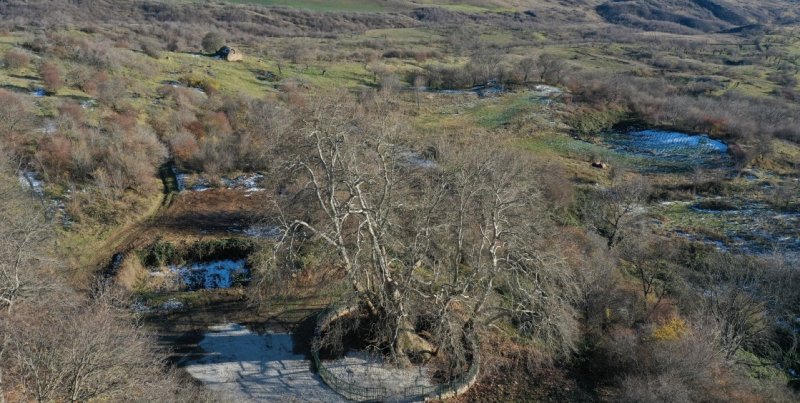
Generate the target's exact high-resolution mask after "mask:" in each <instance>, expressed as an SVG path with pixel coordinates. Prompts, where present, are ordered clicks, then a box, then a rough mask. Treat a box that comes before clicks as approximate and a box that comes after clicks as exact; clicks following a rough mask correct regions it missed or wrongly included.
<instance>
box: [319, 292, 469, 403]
mask: <svg viewBox="0 0 800 403" xmlns="http://www.w3.org/2000/svg"><path fill="white" fill-rule="evenodd" d="M355 309H356V308H355V307H353V306H352V305H345V304H334V305H331V306H330V307H328V308H327V309H326V310H325V311H323V312H322V313H320V315H319V319H318V320H317V328H316V331H315V339H316V340H315V342H314V343H312V347H311V357H312V359H313V361H314V366H315V367H316V368H317V372H318V373H319V375H320V377H321V378H322V380H323V381H324V382H325V383H326V384H327V385H328V386H330V387H331V388H332V389H333V390H335V391H336V392H337V393H339V394H340V395H342V396H343V397H345V398H347V399H349V400H354V401H359V402H378V401H380V402H403V401H419V400H431V399H446V398H450V397H454V396H457V395H460V394H462V393H464V392H466V391H467V389H469V388H470V387H471V386H472V385H473V384H474V383H475V382H476V381H477V379H478V370H479V368H480V354H479V353H478V339H477V335H476V334H475V332H474V331H470V332H469V334H468V335H467V337H466V340H467V343H468V344H469V348H470V349H471V350H472V362H471V363H470V367H469V369H468V370H467V372H465V373H464V374H462V375H460V376H458V377H456V378H455V379H453V380H451V381H450V382H448V383H446V384H438V385H412V386H408V387H404V388H392V389H389V388H387V387H385V386H364V385H361V384H359V383H358V382H355V381H353V380H352V379H344V378H342V377H341V376H337V375H336V374H335V373H333V372H331V371H330V370H329V369H328V368H327V367H326V366H325V363H324V362H323V361H322V360H321V359H320V358H319V346H318V343H316V341H317V340H320V338H321V336H322V332H323V331H324V329H325V328H327V327H328V325H329V324H330V323H332V322H333V321H335V320H338V319H340V318H342V317H344V316H347V315H348V314H350V313H352V312H354V311H355Z"/></svg>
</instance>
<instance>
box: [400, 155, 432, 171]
mask: <svg viewBox="0 0 800 403" xmlns="http://www.w3.org/2000/svg"><path fill="white" fill-rule="evenodd" d="M400 156H401V157H403V159H404V160H405V162H407V163H408V164H409V165H413V166H415V167H418V168H425V169H432V168H436V167H437V166H438V165H439V164H437V163H436V161H434V160H431V159H427V158H425V157H424V156H422V155H420V154H419V153H414V152H410V151H409V152H404V153H401V154H400Z"/></svg>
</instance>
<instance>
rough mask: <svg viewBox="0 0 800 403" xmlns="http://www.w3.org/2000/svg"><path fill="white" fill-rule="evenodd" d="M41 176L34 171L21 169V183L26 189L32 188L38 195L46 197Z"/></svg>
mask: <svg viewBox="0 0 800 403" xmlns="http://www.w3.org/2000/svg"><path fill="white" fill-rule="evenodd" d="M38 178H39V174H37V173H36V172H33V171H20V172H19V184H20V185H21V186H22V187H23V188H26V189H30V190H31V191H32V192H33V193H34V194H36V196H39V197H44V182H43V181H42V180H40V179H38Z"/></svg>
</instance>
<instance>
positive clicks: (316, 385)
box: [185, 323, 346, 402]
mask: <svg viewBox="0 0 800 403" xmlns="http://www.w3.org/2000/svg"><path fill="white" fill-rule="evenodd" d="M198 345H199V346H200V348H201V349H203V351H205V352H206V354H205V355H204V356H203V357H202V358H199V359H196V360H191V361H188V362H187V363H186V365H185V369H186V371H187V372H188V373H189V374H190V375H191V376H192V377H194V378H195V379H197V380H199V381H200V382H202V383H203V384H204V385H205V386H206V387H208V388H209V389H211V390H214V391H217V392H219V393H220V394H221V395H222V396H223V400H227V401H236V402H345V401H346V400H345V399H344V398H343V397H341V396H339V395H338V394H337V393H336V392H335V391H334V390H332V389H331V388H329V387H328V386H327V385H325V383H324V382H323V381H322V379H321V378H320V377H319V375H317V374H315V373H313V372H311V363H310V362H309V361H308V360H306V359H305V357H304V355H303V354H295V353H294V343H293V341H292V335H291V334H290V333H272V332H269V333H265V334H257V333H253V332H252V331H250V330H249V329H247V328H246V327H244V326H242V325H239V324H233V323H229V324H224V325H218V326H212V327H211V328H210V329H209V332H208V333H206V334H205V336H204V337H203V339H202V340H201V341H200V343H199V344H198Z"/></svg>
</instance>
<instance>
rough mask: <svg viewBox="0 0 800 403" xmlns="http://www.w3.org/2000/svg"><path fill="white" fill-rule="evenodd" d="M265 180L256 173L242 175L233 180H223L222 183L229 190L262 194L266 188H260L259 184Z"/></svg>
mask: <svg viewBox="0 0 800 403" xmlns="http://www.w3.org/2000/svg"><path fill="white" fill-rule="evenodd" d="M262 179H264V175H262V174H260V173H257V172H256V173H254V174H250V175H240V176H237V177H235V178H233V179H229V178H222V183H223V184H224V185H225V187H226V188H228V189H245V190H246V191H250V192H260V191H263V190H264V188H261V187H259V183H260V182H261V180H262Z"/></svg>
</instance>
